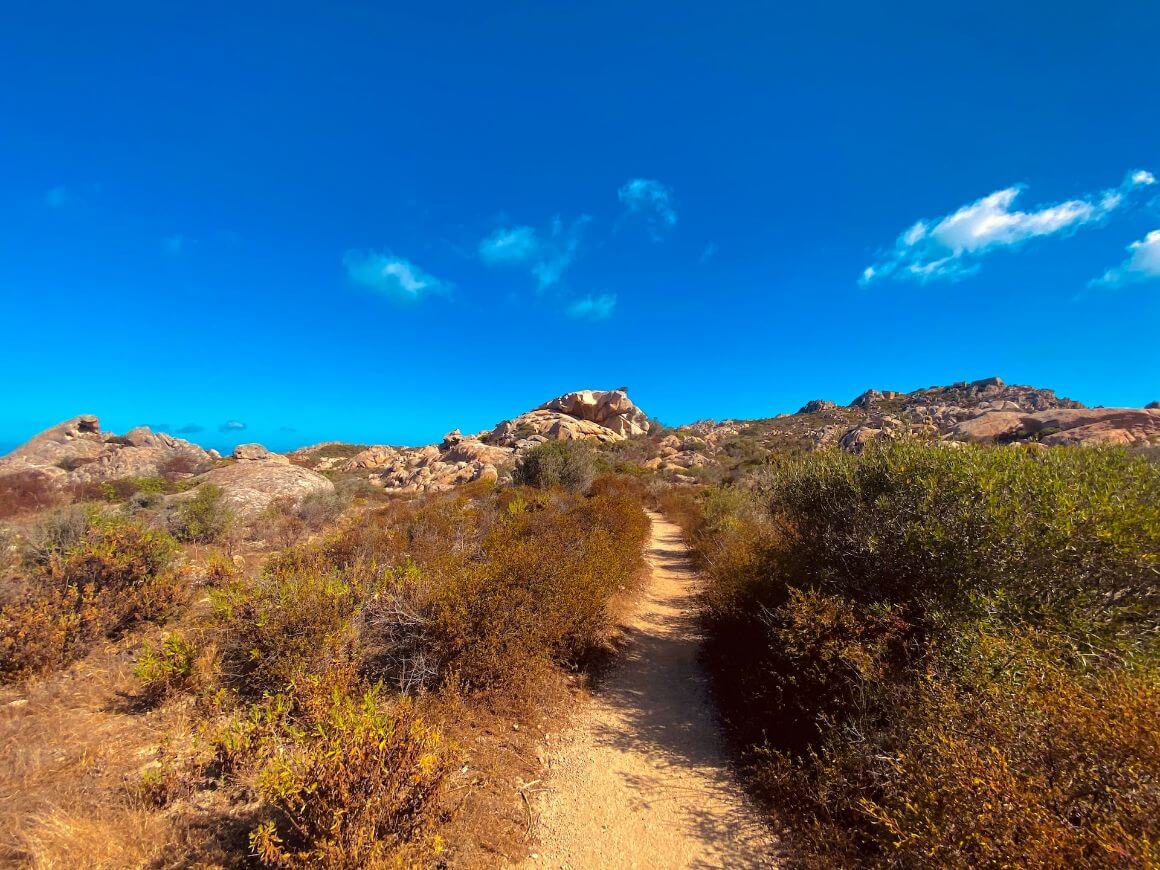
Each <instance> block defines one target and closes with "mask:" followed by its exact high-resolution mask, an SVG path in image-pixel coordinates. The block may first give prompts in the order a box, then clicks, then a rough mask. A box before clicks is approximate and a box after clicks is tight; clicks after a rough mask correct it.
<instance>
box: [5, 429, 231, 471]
mask: <svg viewBox="0 0 1160 870" xmlns="http://www.w3.org/2000/svg"><path fill="white" fill-rule="evenodd" d="M216 458H217V454H216V453H213V452H211V451H206V450H203V449H202V448H200V447H198V446H197V445H196V444H192V443H190V442H189V441H184V440H182V439H181V438H174V437H173V436H172V435H166V434H165V433H163V432H153V431H151V430H150V429H149V428H147V427H145V426H139V427H137V428H136V429H131V430H130V431H129V432H126V433H125V434H124V435H114V434H112V433H108V432H102V431H101V425H100V421H98V420H97V418H96V417H94V416H93V415H92V414H85V415H82V416H80V417H74V418H72V419H71V420H66V421H65V422H63V423H59V424H58V425H56V426H53V427H52V428H51V429H46V430H45V431H43V432H41V433H40V434H39V435H37V436H35V437H33V438H31V439H30V440H28V441H26V442H25V443H24V444H22V445H21V446H20V447H17V448H16V449H15V450H13V451H12V452H11V453H9V454H8V455H7V456H3V457H0V476H4V475H9V474H16V473H20V472H26V473H33V474H36V475H39V476H42V477H44V478H45V479H46V480H47V481H49V482H51V483H53V484H56V485H59V486H62V487H67V486H71V485H77V484H86V483H100V482H102V481H106V480H115V479H117V478H122V477H156V476H158V475H162V474H177V475H186V476H188V475H192V474H194V473H196V472H198V471H204V470H206V469H208V468H209V467H210V466H211V465H212V464H213V462H214V460H215V459H216Z"/></svg>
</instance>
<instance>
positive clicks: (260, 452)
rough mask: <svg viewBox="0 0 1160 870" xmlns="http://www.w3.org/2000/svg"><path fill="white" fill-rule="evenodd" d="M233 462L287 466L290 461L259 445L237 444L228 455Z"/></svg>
mask: <svg viewBox="0 0 1160 870" xmlns="http://www.w3.org/2000/svg"><path fill="white" fill-rule="evenodd" d="M230 458H232V459H233V460H234V461H235V462H276V463H278V464H279V465H287V464H289V462H290V459H289V458H288V457H286V456H282V455H281V454H280V453H271V452H270V451H269V450H267V449H266V448H265V447H263V446H262V445H261V444H239V445H238V446H237V447H235V448H234V452H233V453H232V454H231V455H230Z"/></svg>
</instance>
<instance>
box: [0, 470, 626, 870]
mask: <svg viewBox="0 0 1160 870" xmlns="http://www.w3.org/2000/svg"><path fill="white" fill-rule="evenodd" d="M545 455H548V452H547V451H545ZM552 455H554V454H552ZM578 455H580V459H579V460H577V461H576V462H572V463H571V465H572V466H575V465H576V464H577V462H578V463H579V465H581V466H584V468H586V469H587V471H584V472H583V474H582V476H583V477H585V480H583V481H582V483H581V484H578V485H575V486H571V487H570V488H565V487H564V486H561V485H559V484H560V481H558V480H553V481H539V482H540V483H541V486H540V487H531V486H509V487H501V488H496V487H493V486H491V485H490V484H488V485H484V484H479V485H474V486H471V487H465V488H461V489H460V490H458V491H456V492H453V493H450V494H445V495H429V496H422V497H416V498H410V499H402V498H395V499H391V498H381V497H380V498H378V499H374V500H369V501H368V500H366V499H359V500H357V501H356V502H355V503H354V504H353V505H351V506H348V507H347V508H346V509H345V510H344V511H343V512H342V513H341V515H339V516H337V517H335V516H333V515H330V516H328V517H326V518H324V520H323V521H321V522H317V521H316V519H317V518H316V516H315V514H317V513H318V508H317V506H315V507H314V508H311V507H309V506H307V507H306V510H305V511H303V510H302V509H301V508H298V509H296V510H294V511H290V510H288V509H287V510H283V511H273V512H271V513H270V515H268V516H265V517H263V518H262V521H261V522H260V523H258V524H256V525H254V524H251V527H250V528H249V529H239V528H238V527H237V524H235V523H233V522H232V520H231V518H230V517H229V516H228V515H226V513H225V512H224V511H223V509H222V508H221V506H220V504H217V503H216V502H215V496H214V493H212V492H210V493H209V494H208V495H202V496H201V497H200V498H199V499H190V500H187V501H183V502H181V503H180V507H179V508H178V510H177V511H176V513H174V512H170V513H167V514H165V515H161V514H156V513H150V511H149V509H148V508H147V507H143V506H142V505H141V504H140V503H139V500H138V502H136V503H135V502H133V494H129V495H127V496H125V497H124V501H122V502H117V501H115V500H114V499H105V500H102V501H100V502H92V503H89V504H87V505H83V506H73V507H66V508H64V509H61V510H60V511H58V512H55V513H49V514H47V515H45V516H41V517H40V518H38V519H36V520H35V521H33V522H31V523H29V524H28V525H27V526H26V527H24V528H23V530H22V533H21V534H20V540H19V541H17V542H14V543H13V544H12V546H11V547H10V548H9V558H10V564H9V566H8V569H7V575H6V576H7V579H6V590H5V602H4V608H3V613H2V616H0V643H2V646H0V674H2V676H3V679H4V680H6V681H7V682H8V688H7V690H6V691H5V699H6V700H7V699H12V700H9V701H8V706H7V707H5V708H4V713H5V716H4V721H3V722H2V723H0V727H3V729H4V731H5V732H6V733H5V734H4V739H3V751H4V754H5V756H6V759H7V761H8V762H9V763H8V765H7V767H8V771H9V772H8V774H6V779H8V782H6V783H5V789H4V790H5V791H13V792H14V793H15V792H19V799H18V800H11V801H9V800H4V801H0V834H2V835H3V837H4V840H5V843H4V849H5V851H4V856H5V859H6V860H11V861H13V862H16V863H31V864H44V865H48V864H52V863H54V862H60V861H63V860H72V861H76V860H82V861H86V860H87V861H91V862H93V863H100V862H109V863H113V864H124V865H146V864H151V865H154V866H179V865H187V864H189V863H195V864H209V865H222V866H234V865H238V864H247V863H261V864H265V865H269V866H312V867H313V866H330V867H351V866H368V867H371V866H420V865H429V864H442V863H446V862H451V863H455V864H457V865H480V866H484V865H486V866H490V865H494V864H495V863H496V862H497V861H499V860H501V858H507V859H518V858H520V857H522V856H523V855H524V854H526V850H527V847H528V843H527V840H528V836H529V827H530V825H529V821H530V820H529V818H528V815H527V813H528V805H527V801H526V794H522V793H521V791H520V785H521V783H524V782H528V781H531V780H533V779H534V778H536V777H537V776H538V764H537V761H536V755H537V751H538V743H539V742H540V741H542V740H544V739H545V736H546V734H547V733H548V732H549V730H550V729H552V728H554V727H556V726H555V723H554V722H553V721H552V719H553V717H554V716H556V715H557V714H558V713H559V714H562V713H563V711H564V710H565V708H566V705H567V699H568V697H569V696H570V692H572V691H575V690H576V689H575V686H576V685H577V683H578V681H581V680H582V678H583V675H584V674H585V673H586V672H587V669H588V668H589V667H590V666H591V665H592V664H593V663H594V662H596V661H597V660H598V659H599V658H600V657H601V656H602V655H604V654H605V653H607V651H608V650H609V649H610V648H611V646H610V645H611V642H612V640H613V637H612V631H613V625H612V622H613V620H612V616H613V614H614V609H615V607H616V603H617V601H618V600H621V599H623V598H625V597H627V596H629V595H631V593H632V590H633V587H634V584H636V583H637V582H638V580H639V574H640V570H641V567H642V565H643V557H642V546H643V542H644V540H645V537H646V535H647V530H648V519H647V517H646V516H645V514H644V511H643V509H642V506H641V490H640V486H639V484H638V483H637V482H636V481H634V480H630V479H626V478H623V477H618V476H615V475H613V476H609V475H605V476H604V477H595V479H594V475H593V474H592V471H591V462H592V457H591V455H590V454H589V453H588V452H583V453H582V454H578ZM529 476H531V475H529ZM565 483H568V481H565ZM312 526H313V528H312ZM98 677H99V678H98ZM66 697H68V698H69V701H68V702H67V705H68V708H67V709H58V710H54V709H53V708H54V705H57V704H61V706H62V707H63V706H64V704H62V702H64V699H65V698H66ZM521 723H522V730H521ZM86 733H94V734H100V735H101V743H100V744H99V745H97V744H93V745H89V744H87V742H86ZM70 744H74V745H77V746H80V745H84V749H83V750H81V751H80V752H79V756H78V755H74V754H73V753H72V752H71V751H70V749H71V747H70ZM41 783H43V784H44V786H45V787H46V788H45V790H41ZM95 796H99V800H100V801H101V802H102V806H100V807H99V809H98V808H97V807H94V806H92V801H93V799H94V797H95Z"/></svg>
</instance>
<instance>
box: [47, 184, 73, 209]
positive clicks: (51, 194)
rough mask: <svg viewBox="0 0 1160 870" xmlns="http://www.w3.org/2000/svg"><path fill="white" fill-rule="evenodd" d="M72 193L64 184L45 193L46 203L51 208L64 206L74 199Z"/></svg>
mask: <svg viewBox="0 0 1160 870" xmlns="http://www.w3.org/2000/svg"><path fill="white" fill-rule="evenodd" d="M72 198H73V196H72V193H71V192H70V191H69V189H68V188H67V187H65V186H64V185H63V184H61V185H58V186H57V187H54V188H52V189H51V190H49V191H48V192H46V193H45V194H44V204H45V205H47V206H48V207H49V208H62V207H63V206H66V205H68V204H69V203H70V202H71V201H72Z"/></svg>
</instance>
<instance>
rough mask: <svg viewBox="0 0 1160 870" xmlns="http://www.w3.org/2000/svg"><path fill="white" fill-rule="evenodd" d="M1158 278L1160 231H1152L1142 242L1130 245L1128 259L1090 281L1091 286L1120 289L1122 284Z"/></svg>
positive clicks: (1159, 271)
mask: <svg viewBox="0 0 1160 870" xmlns="http://www.w3.org/2000/svg"><path fill="white" fill-rule="evenodd" d="M1158 278H1160V230H1152V232H1150V233H1148V235H1146V236H1144V238H1142V239H1140V241H1138V242H1132V244H1130V245H1128V259H1126V260H1124V262H1123V263H1121V264H1120V265H1119V266H1117V267H1115V268H1114V269H1108V271H1106V272H1104V274H1103V275H1101V276H1100V277H1099V278H1095V279H1093V280H1092V281H1090V282H1089V286H1091V287H1118V286H1119V285H1121V284H1132V283H1135V282H1137V281H1151V280H1156V279H1158Z"/></svg>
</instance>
